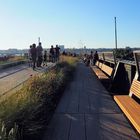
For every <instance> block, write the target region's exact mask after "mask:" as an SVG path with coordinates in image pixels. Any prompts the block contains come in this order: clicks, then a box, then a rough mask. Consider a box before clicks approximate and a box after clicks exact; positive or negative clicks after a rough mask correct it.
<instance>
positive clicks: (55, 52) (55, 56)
mask: <svg viewBox="0 0 140 140" xmlns="http://www.w3.org/2000/svg"><path fill="white" fill-rule="evenodd" d="M59 56H60V48H59V47H58V45H56V47H55V48H54V47H53V45H52V46H51V48H50V55H49V59H50V61H51V62H53V63H54V62H57V61H59Z"/></svg>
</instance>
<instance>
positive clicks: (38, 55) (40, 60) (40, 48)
mask: <svg viewBox="0 0 140 140" xmlns="http://www.w3.org/2000/svg"><path fill="white" fill-rule="evenodd" d="M42 51H43V48H42V44H41V42H39V45H38V46H37V67H41V64H42V60H43V59H42Z"/></svg>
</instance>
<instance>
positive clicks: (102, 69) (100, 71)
mask: <svg viewBox="0 0 140 140" xmlns="http://www.w3.org/2000/svg"><path fill="white" fill-rule="evenodd" d="M95 65H96V66H97V67H92V69H93V71H94V72H95V74H96V75H97V77H98V78H99V79H110V78H111V76H112V74H113V68H111V67H109V66H107V65H106V64H104V63H102V62H99V61H97V62H96V64H95Z"/></svg>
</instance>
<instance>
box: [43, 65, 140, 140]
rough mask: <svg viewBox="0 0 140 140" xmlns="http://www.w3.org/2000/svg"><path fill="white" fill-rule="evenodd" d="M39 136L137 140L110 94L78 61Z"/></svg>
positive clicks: (58, 139) (52, 139)
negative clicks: (43, 134) (41, 134)
mask: <svg viewBox="0 0 140 140" xmlns="http://www.w3.org/2000/svg"><path fill="white" fill-rule="evenodd" d="M43 140H139V137H138V135H137V134H136V133H135V131H134V129H133V128H132V127H131V125H130V124H129V122H128V121H127V120H126V118H125V117H124V115H123V113H122V112H121V111H120V109H119V108H118V106H117V105H116V104H115V102H114V101H113V99H112V97H111V96H110V95H109V93H108V92H107V91H106V89H105V88H104V87H103V86H102V84H101V83H100V81H99V80H98V79H97V78H96V76H95V74H94V73H92V71H91V70H90V68H88V67H86V66H85V65H84V64H82V63H79V64H78V66H77V69H76V72H75V78H74V80H73V81H72V82H71V84H70V86H69V87H68V88H67V89H66V91H65V93H64V95H63V97H62V99H61V100H60V103H59V105H58V107H57V109H56V111H55V114H54V116H53V118H52V120H51V122H50V124H49V126H48V129H47V131H46V133H45V136H44V138H43Z"/></svg>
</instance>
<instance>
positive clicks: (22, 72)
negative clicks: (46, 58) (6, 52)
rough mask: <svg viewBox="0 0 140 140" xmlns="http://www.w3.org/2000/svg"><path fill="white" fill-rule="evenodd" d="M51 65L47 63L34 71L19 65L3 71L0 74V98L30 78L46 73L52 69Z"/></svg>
mask: <svg viewBox="0 0 140 140" xmlns="http://www.w3.org/2000/svg"><path fill="white" fill-rule="evenodd" d="M53 65H54V64H53V63H48V66H47V67H42V68H36V70H35V71H34V70H32V68H29V67H28V66H27V65H20V66H17V67H12V68H9V69H5V70H4V71H1V72H0V96H1V95H4V94H6V93H7V92H9V91H11V90H12V89H14V88H15V87H17V86H19V85H20V84H22V83H23V82H25V81H26V80H28V79H29V78H30V77H31V76H34V75H36V74H39V73H42V72H44V71H46V70H47V69H48V68H50V67H52V66H53Z"/></svg>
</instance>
